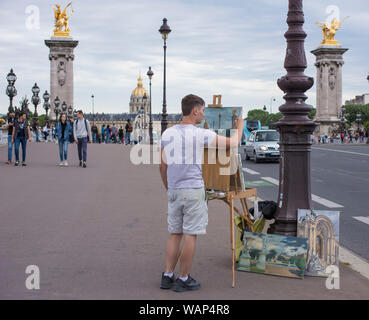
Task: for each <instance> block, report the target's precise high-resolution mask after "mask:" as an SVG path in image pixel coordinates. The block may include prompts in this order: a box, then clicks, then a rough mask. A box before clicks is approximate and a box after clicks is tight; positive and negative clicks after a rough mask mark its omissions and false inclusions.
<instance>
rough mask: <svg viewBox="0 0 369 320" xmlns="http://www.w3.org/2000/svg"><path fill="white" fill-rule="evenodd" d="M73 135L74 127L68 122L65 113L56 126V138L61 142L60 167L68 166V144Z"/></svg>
mask: <svg viewBox="0 0 369 320" xmlns="http://www.w3.org/2000/svg"><path fill="white" fill-rule="evenodd" d="M71 133H72V126H71V124H70V122H69V121H67V115H66V114H65V113H63V114H62V115H61V116H60V119H59V122H58V123H57V125H56V136H57V138H58V142H59V156H60V163H59V166H61V167H62V166H65V167H67V166H68V162H67V158H68V143H69V136H70V134H71Z"/></svg>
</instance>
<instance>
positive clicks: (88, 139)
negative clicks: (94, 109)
mask: <svg viewBox="0 0 369 320" xmlns="http://www.w3.org/2000/svg"><path fill="white" fill-rule="evenodd" d="M83 120H85V129H86V132H87V142H88V141H90V136H89V135H88V130H87V121H86V119H83ZM77 123H78V119H77V120H76V128H77Z"/></svg>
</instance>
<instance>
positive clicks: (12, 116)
mask: <svg viewBox="0 0 369 320" xmlns="http://www.w3.org/2000/svg"><path fill="white" fill-rule="evenodd" d="M14 121H15V113H14V111H11V112H9V115H8V119H7V120H6V125H5V129H8V161H7V162H6V163H7V164H11V163H12V156H13V145H14V143H13V127H14Z"/></svg>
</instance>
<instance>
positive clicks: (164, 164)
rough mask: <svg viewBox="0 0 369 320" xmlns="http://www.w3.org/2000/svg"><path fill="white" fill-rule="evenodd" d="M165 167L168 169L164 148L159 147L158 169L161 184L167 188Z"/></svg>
mask: <svg viewBox="0 0 369 320" xmlns="http://www.w3.org/2000/svg"><path fill="white" fill-rule="evenodd" d="M167 169H168V165H167V159H166V157H165V152H164V148H161V157H160V165H159V170H160V176H161V179H162V181H163V184H164V187H165V189H166V190H168V180H167Z"/></svg>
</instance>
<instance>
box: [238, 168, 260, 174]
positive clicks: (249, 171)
mask: <svg viewBox="0 0 369 320" xmlns="http://www.w3.org/2000/svg"><path fill="white" fill-rule="evenodd" d="M242 170H243V171H244V172H246V173H248V174H252V175H257V174H260V173H259V172H256V171H254V170H251V169H248V168H243V169H242Z"/></svg>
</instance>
